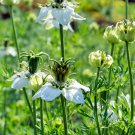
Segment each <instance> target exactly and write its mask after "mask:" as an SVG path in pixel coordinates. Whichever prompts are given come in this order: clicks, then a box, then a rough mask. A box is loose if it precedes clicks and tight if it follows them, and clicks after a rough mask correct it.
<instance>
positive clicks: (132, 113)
mask: <svg viewBox="0 0 135 135" xmlns="http://www.w3.org/2000/svg"><path fill="white" fill-rule="evenodd" d="M126 53H127V61H128V70H129V76H130V98H131V121H132V120H133V116H134V99H133V97H134V96H133V90H134V87H133V77H132V71H131V62H130V56H129V49H128V42H126Z"/></svg>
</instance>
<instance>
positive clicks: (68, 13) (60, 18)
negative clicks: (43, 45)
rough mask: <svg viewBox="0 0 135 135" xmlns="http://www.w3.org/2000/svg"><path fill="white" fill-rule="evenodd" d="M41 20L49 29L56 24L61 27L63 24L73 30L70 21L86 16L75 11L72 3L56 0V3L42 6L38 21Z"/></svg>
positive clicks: (65, 27)
mask: <svg viewBox="0 0 135 135" xmlns="http://www.w3.org/2000/svg"><path fill="white" fill-rule="evenodd" d="M41 20H42V21H43V24H44V25H45V26H46V28H47V29H50V28H52V27H54V26H55V27H56V28H59V25H60V24H61V25H63V26H64V29H69V30H71V31H73V30H72V28H71V26H70V21H71V20H85V18H83V17H81V16H80V15H78V14H77V13H75V12H74V9H73V5H72V4H70V3H68V2H63V0H55V3H53V4H49V5H48V6H46V7H42V8H41V10H40V13H39V16H38V17H37V20H36V21H37V22H39V21H41Z"/></svg>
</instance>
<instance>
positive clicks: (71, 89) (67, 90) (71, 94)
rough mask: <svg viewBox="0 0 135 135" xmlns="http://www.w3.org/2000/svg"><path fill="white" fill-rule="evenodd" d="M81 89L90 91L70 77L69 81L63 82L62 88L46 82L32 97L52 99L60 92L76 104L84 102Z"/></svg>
mask: <svg viewBox="0 0 135 135" xmlns="http://www.w3.org/2000/svg"><path fill="white" fill-rule="evenodd" d="M66 85H67V86H66ZM82 90H84V91H85V92H87V91H90V89H89V88H88V87H86V86H84V85H81V84H80V83H78V82H77V81H75V80H73V79H71V80H70V82H69V83H67V84H65V87H64V88H63V89H62V90H60V89H59V88H56V87H55V86H53V85H52V84H51V83H48V82H47V83H46V84H45V85H43V86H42V87H41V88H40V89H39V90H38V91H37V93H36V94H35V95H34V96H33V97H32V99H33V100H35V99H36V98H41V99H43V100H45V101H52V100H54V99H55V98H56V97H58V96H59V95H60V94H62V95H63V96H64V97H65V98H66V99H67V100H70V101H72V102H75V103H77V104H84V97H83V94H82Z"/></svg>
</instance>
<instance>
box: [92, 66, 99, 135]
mask: <svg viewBox="0 0 135 135" xmlns="http://www.w3.org/2000/svg"><path fill="white" fill-rule="evenodd" d="M99 72H100V67H98V71H97V77H96V80H95V88H94V90H95V91H94V92H95V93H94V105H95V106H94V115H95V119H96V124H97V129H98V134H99V135H101V131H100V126H99V121H98V112H97V85H98V78H99Z"/></svg>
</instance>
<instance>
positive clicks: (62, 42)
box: [59, 24, 68, 135]
mask: <svg viewBox="0 0 135 135" xmlns="http://www.w3.org/2000/svg"><path fill="white" fill-rule="evenodd" d="M59 26H60V42H61V57H62V63H64V61H65V51H64V41H63V26H62V24H60V25H59ZM61 105H62V111H63V120H64V135H67V134H68V131H67V116H66V111H65V110H66V101H65V99H64V97H63V95H61Z"/></svg>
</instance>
